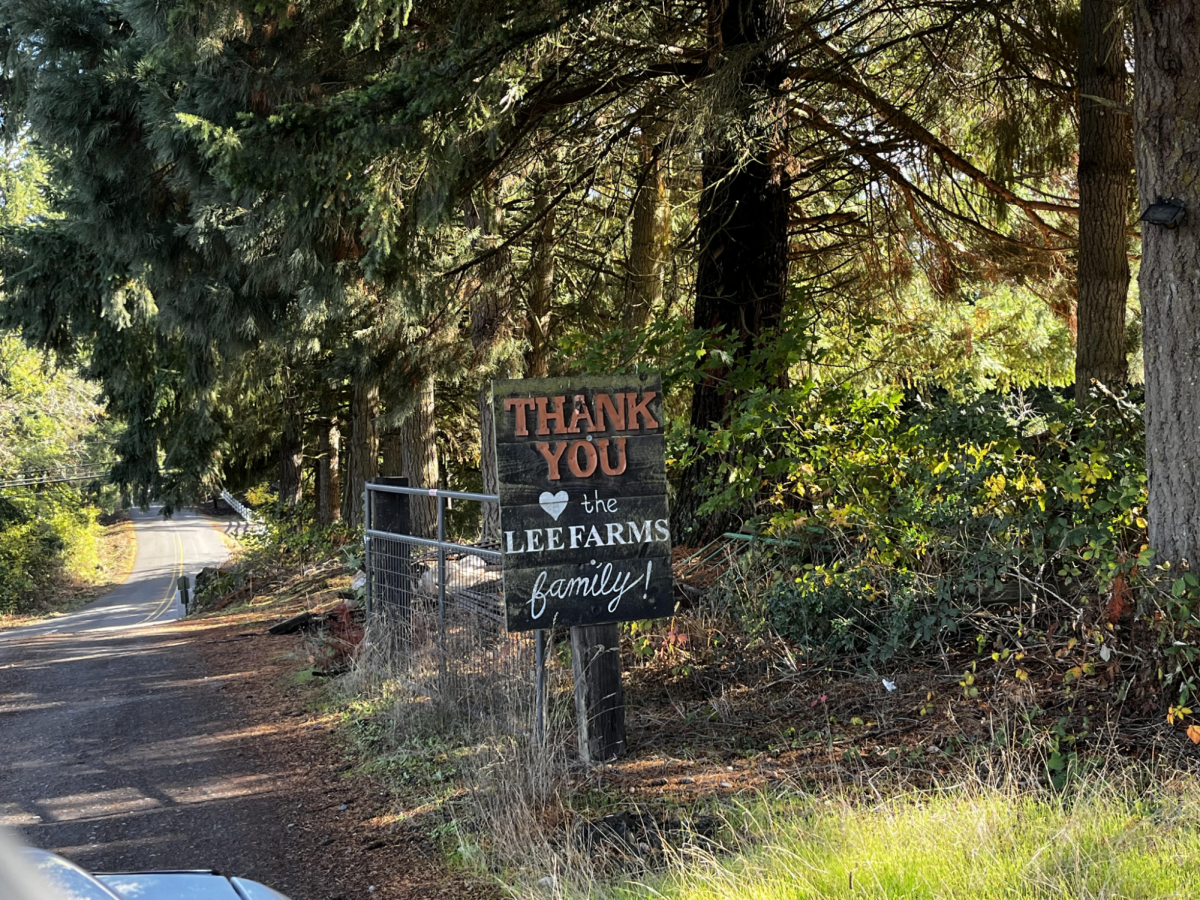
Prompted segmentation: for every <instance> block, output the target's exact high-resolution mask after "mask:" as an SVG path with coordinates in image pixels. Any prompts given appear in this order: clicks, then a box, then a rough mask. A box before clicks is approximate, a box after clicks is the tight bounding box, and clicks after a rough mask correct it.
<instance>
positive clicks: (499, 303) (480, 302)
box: [467, 187, 511, 542]
mask: <svg viewBox="0 0 1200 900" xmlns="http://www.w3.org/2000/svg"><path fill="white" fill-rule="evenodd" d="M484 195H485V203H484V211H483V213H482V214H480V213H479V211H478V208H473V209H472V213H471V215H468V217H467V219H468V225H469V226H470V227H478V228H479V230H480V239H479V244H480V248H481V249H491V248H494V247H496V246H498V245H499V243H500V242H501V240H502V239H503V237H502V234H501V231H502V225H503V221H504V207H503V206H502V205H501V203H500V200H499V197H497V196H496V190H495V188H494V187H491V188H489V189H488V190H486V191H485V192H484ZM510 265H511V259H510V254H509V253H508V252H507V251H503V252H499V253H494V254H492V255H491V256H490V257H488V258H487V259H486V260H484V262H482V263H481V264H480V272H479V288H478V290H477V291H476V292H475V298H474V302H473V303H472V305H471V343H472V345H473V347H474V350H475V362H476V365H477V366H479V367H480V368H481V369H483V370H484V371H488V370H491V369H493V368H494V367H495V366H496V364H497V360H496V358H495V357H496V350H497V349H498V348H499V347H500V346H501V344H502V343H503V339H504V337H505V332H506V330H507V329H506V326H507V322H508V312H509V302H510V299H511V297H510V291H509V273H510ZM479 434H480V441H479V474H480V478H481V480H482V482H483V492H484V493H485V494H495V493H497V492H498V490H499V476H498V474H497V472H496V455H495V453H494V452H493V448H492V442H493V440H494V437H493V435H494V434H495V423H494V422H493V421H492V402H491V391H490V390H489V389H488V386H487V385H486V384H485V385H483V386H482V387H481V388H480V391H479ZM482 507H483V509H482V523H481V524H482V528H481V532H482V533H481V537H482V538H483V540H484V541H485V542H495V541H499V540H500V506H499V504H496V503H484V504H482Z"/></svg>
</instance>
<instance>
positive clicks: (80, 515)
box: [0, 486, 99, 613]
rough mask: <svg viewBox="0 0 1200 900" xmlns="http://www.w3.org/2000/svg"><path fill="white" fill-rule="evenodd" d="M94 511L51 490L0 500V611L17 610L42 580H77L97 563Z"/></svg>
mask: <svg viewBox="0 0 1200 900" xmlns="http://www.w3.org/2000/svg"><path fill="white" fill-rule="evenodd" d="M97 513H98V511H97V510H96V509H95V508H94V507H92V506H90V505H88V504H87V501H86V499H85V498H84V497H83V495H82V494H80V492H78V491H77V490H75V489H73V488H69V487H63V486H56V487H51V488H48V489H46V490H44V491H40V492H34V491H32V490H24V491H14V492H12V493H10V494H8V495H7V496H6V497H5V498H4V499H3V502H0V612H4V613H12V612H21V611H23V610H24V609H25V608H27V607H28V606H29V605H30V604H31V603H32V601H33V600H34V599H35V596H36V593H37V591H38V589H39V588H40V587H41V586H43V585H44V584H45V582H46V581H47V579H50V578H53V577H55V576H58V575H67V576H75V577H83V576H85V575H87V574H89V573H90V571H91V570H92V569H93V568H94V567H95V565H96V562H97V555H96V554H97V549H96V538H97V536H98V534H99V525H98V524H97V522H96V517H97Z"/></svg>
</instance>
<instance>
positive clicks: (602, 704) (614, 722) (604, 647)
mask: <svg viewBox="0 0 1200 900" xmlns="http://www.w3.org/2000/svg"><path fill="white" fill-rule="evenodd" d="M571 668H572V670H573V673H574V676H575V718H576V721H577V722H578V727H579V756H580V758H581V759H582V760H583V761H584V763H586V764H587V765H595V764H597V763H603V762H608V761H609V760H612V759H616V758H617V757H619V756H624V755H625V692H624V689H623V688H622V687H621V632H620V629H619V628H618V626H617V625H616V624H615V623H614V624H610V625H576V626H575V627H574V628H572V629H571Z"/></svg>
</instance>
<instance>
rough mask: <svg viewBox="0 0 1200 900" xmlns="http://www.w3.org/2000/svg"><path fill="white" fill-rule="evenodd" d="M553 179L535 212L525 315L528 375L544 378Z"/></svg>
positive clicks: (549, 309)
mask: <svg viewBox="0 0 1200 900" xmlns="http://www.w3.org/2000/svg"><path fill="white" fill-rule="evenodd" d="M550 189H551V179H550V177H549V176H547V177H544V178H543V179H542V183H541V185H540V186H539V190H538V194H537V202H536V204H535V215H536V214H539V213H543V212H544V215H542V219H541V221H540V222H538V224H537V225H536V226H535V227H534V240H533V260H532V262H531V264H530V267H529V268H530V272H529V275H530V278H529V282H530V283H529V304H528V309H527V310H526V316H525V339H526V341H528V346H527V348H526V350H525V375H526V377H528V378H545V377H546V376H547V375H549V374H550V360H549V350H550V324H551V315H552V310H553V300H554V225H555V211H554V210H553V209H551V210H548V211H546V204H547V203H549V201H550Z"/></svg>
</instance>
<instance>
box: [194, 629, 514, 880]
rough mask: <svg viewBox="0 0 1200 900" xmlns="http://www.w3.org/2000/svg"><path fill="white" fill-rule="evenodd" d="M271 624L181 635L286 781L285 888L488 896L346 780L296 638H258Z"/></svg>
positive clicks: (346, 766)
mask: <svg viewBox="0 0 1200 900" xmlns="http://www.w3.org/2000/svg"><path fill="white" fill-rule="evenodd" d="M276 613H277V611H276ZM275 618H277V615H276V614H272V615H271V616H270V618H269V619H268V618H266V617H262V616H261V615H256V614H254V613H251V612H244V611H243V612H241V613H237V614H234V615H230V616H224V617H220V618H209V619H204V620H199V621H196V622H191V623H186V622H185V623H181V627H182V628H184V629H186V630H187V631H188V632H189V633H190V638H191V641H192V643H193V645H194V646H195V648H196V649H197V651H198V652H199V654H200V655H201V656H202V657H203V658H204V659H205V660H206V662H207V664H208V667H209V668H210V669H211V671H212V672H213V673H214V676H213V677H220V678H222V679H224V680H226V681H227V682H228V684H229V687H228V690H227V691H226V696H228V697H229V698H230V702H231V706H232V707H233V708H232V709H231V715H237V716H239V717H241V718H242V719H244V721H245V727H246V728H248V729H253V730H255V731H256V732H257V733H259V734H261V735H262V738H261V743H260V744H259V746H258V748H257V751H258V752H259V753H260V754H261V756H262V758H263V759H264V761H266V762H267V763H268V764H269V765H270V767H271V769H272V770H273V771H275V772H277V773H281V777H284V778H286V779H287V782H286V784H285V791H284V793H285V794H286V795H287V796H288V797H289V801H294V802H289V804H288V806H287V813H286V815H287V816H288V825H289V832H290V839H289V842H288V855H289V860H288V864H289V866H295V867H296V870H297V876H298V877H296V878H292V879H290V880H291V882H292V883H302V884H305V885H307V886H308V887H309V893H310V894H311V896H313V897H323V898H336V897H346V898H349V897H351V896H368V895H370V896H371V897H373V898H396V900H417V898H454V900H467V898H472V900H473V898H484V897H488V898H490V897H495V896H496V891H495V889H494V888H493V887H492V886H490V885H483V884H479V883H477V882H471V881H470V880H468V879H466V878H465V877H463V876H462V875H460V874H458V873H455V872H453V871H451V870H450V869H449V867H448V866H447V865H446V863H445V862H444V860H443V858H442V856H441V853H440V852H439V850H438V848H437V847H436V846H435V845H434V843H433V842H432V840H430V838H429V837H428V836H427V835H424V834H422V833H420V832H417V831H414V830H412V829H408V828H404V827H397V823H396V817H395V815H394V809H393V806H392V801H391V800H390V799H389V796H388V794H387V792H386V791H384V789H383V787H382V786H381V785H379V784H377V783H375V782H374V781H372V780H371V779H369V778H366V777H364V776H361V775H359V774H356V773H354V772H353V771H352V769H353V761H352V760H351V759H350V758H349V756H348V755H347V751H346V750H345V749H344V748H343V747H341V746H340V745H339V742H338V740H337V717H336V715H334V714H332V713H322V712H321V711H320V710H319V709H317V708H316V701H317V699H318V698H317V694H316V689H315V688H314V687H313V686H312V685H311V683H301V682H298V681H297V679H296V678H295V675H296V673H297V672H298V671H299V670H301V669H302V668H303V667H304V665H305V660H306V656H305V652H304V649H303V647H302V644H301V641H302V639H301V638H300V637H299V636H271V635H268V634H267V633H266V630H267V628H268V627H269V625H270V624H271V623H272V622H273V621H274V620H275ZM288 773H290V774H288Z"/></svg>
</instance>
